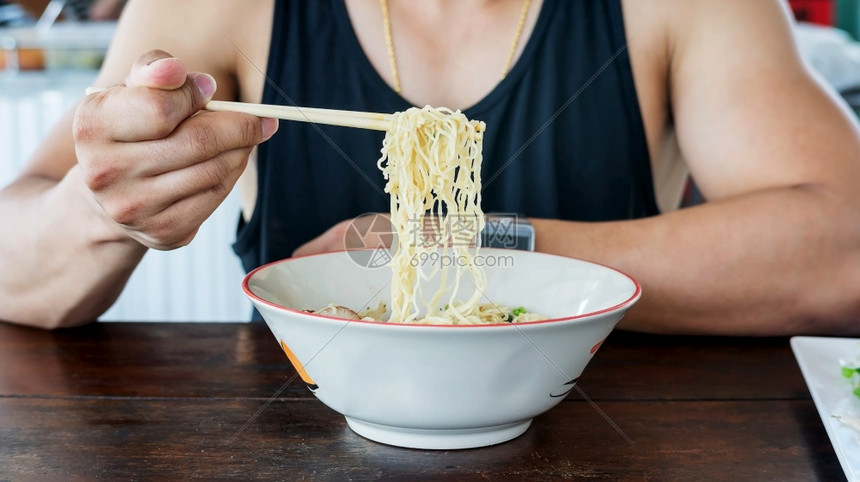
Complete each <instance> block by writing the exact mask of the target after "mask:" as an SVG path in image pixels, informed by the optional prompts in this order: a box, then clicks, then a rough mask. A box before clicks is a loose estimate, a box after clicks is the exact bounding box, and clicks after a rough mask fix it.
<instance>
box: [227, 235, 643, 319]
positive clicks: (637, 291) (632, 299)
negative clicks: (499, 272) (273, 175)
mask: <svg viewBox="0 0 860 482" xmlns="http://www.w3.org/2000/svg"><path fill="white" fill-rule="evenodd" d="M369 249H371V248H360V249H348V250H337V251H327V252H324V253H315V254H307V255H303V256H294V257H292V258H285V259H280V260H278V261H272V262H271V263H266V264H264V265H262V266H259V267H257V268H254V269H253V270H251V271H250V272H249V273H248V274H246V275H245V278H244V279H242V291H244V292H245V295H246V296H248V297H249V298H251V299H254V300H257V301H259V302H260V303H263V304H265V305H268V306H271V307H273V308H278V309H281V310H285V311H289V312H292V313H296V314H300V315H304V316H310V317H314V318H320V319H325V320H333V321H337V322H341V323H364V324H368V325H379V326H404V327H405V326H410V327H419V328H420V327H428V328H432V327H436V328H491V327H495V328H498V327H503V326H526V325H538V324H543V323H557V322H560V321H569V320H577V319H580V318H586V317H590V316H594V315H600V314H603V313H609V312H612V311H617V310H619V309H621V308H624V307H625V306H626V305H630V304H633V303H634V302H635V301H636V300H638V299H639V297H640V296H641V295H642V286H640V285H639V282H638V281H636V280H635V279H633V277H632V276H630V275H628V274H627V273H625V272H623V271H621V270H619V269H616V268H613V267H611V266H606V265H605V264H600V263H595V262H593V261H586V260H584V259H579V258H574V257H571V256H559V255H557V254H548V253H533V254H539V255H540V256H553V257H556V258H563V259H572V260H575V261H580V262H583V263H588V264H591V265H595V266H600V267H602V268H606V269H608V270H612V271H615V272H616V273H618V274H620V275H622V276H624V277H625V278H627V279H629V280H630V281H631V282H632V283H633V286H634V287H635V288H636V289H635V290H634V291H633V294H632V295H630V297H629V298H627V299H626V300H624V301H622V302H621V303H618V304H616V305H613V306H610V307H608V308H603V309H601V310H597V311H590V312H588V313H582V314H579V315H573V316H565V317H561V318H548V319H546V320H538V321H524V322H522V323H486V324H479V325H440V324H421V323H389V322H386V321H367V320H361V319H347V318H336V317H333V316H326V315H318V314H316V313H308V312H307V311H302V310H297V309H294V308H288V307H286V306H283V305H279V304H277V303H273V302H271V301H269V300H265V299H263V298H260V297H259V296H257V294H256V293H254V292H253V291H251V288H250V287H249V286H248V283H249V281H250V280H251V278H252V277H253V276H254V275H255V274H256V273H257V272H259V271H263V270H264V269H266V268H270V267H272V266H274V265H277V264H281V263H288V262H290V261H295V260H298V259H302V258H312V257H314V256H325V255H331V254H336V253H346V252H348V251H367V250H369ZM481 251H493V252H498V251H512V250H505V249H497V248H482V249H481Z"/></svg>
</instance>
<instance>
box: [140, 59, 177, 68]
mask: <svg viewBox="0 0 860 482" xmlns="http://www.w3.org/2000/svg"><path fill="white" fill-rule="evenodd" d="M173 60H179V59H177V58H176V57H162V58H160V59H155V60H151V61H149V62H147V63H146V65H149V66H153V65H155V64H157V63H159V62H161V63H164V62H168V61H173Z"/></svg>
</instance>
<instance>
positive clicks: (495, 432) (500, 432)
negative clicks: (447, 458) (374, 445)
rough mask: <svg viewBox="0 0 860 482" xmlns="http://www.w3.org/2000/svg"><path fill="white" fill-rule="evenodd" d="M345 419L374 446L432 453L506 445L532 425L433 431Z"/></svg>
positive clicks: (528, 422)
mask: <svg viewBox="0 0 860 482" xmlns="http://www.w3.org/2000/svg"><path fill="white" fill-rule="evenodd" d="M345 418H346V423H347V424H348V425H349V428H351V429H352V431H353V432H355V433H357V434H359V435H361V436H362V437H364V438H368V439H370V440H373V441H374V442H380V443H384V444H388V445H394V446H397V447H406V448H412V449H429V450H455V449H471V448H477V447H485V446H487V445H494V444H498V443H502V442H507V441H508V440H512V439H515V438H517V437H519V436H520V435H522V434H523V433H524V432H525V431H526V430H527V429H528V428H529V425H531V423H532V421H531V419H529V420H525V421H522V422H514V423H508V424H504V425H496V426H493V427H480V428H471V429H449V430H433V429H415V428H403V427H392V426H389V425H380V424H377V423H371V422H365V421H362V420H356V419H354V418H350V417H345Z"/></svg>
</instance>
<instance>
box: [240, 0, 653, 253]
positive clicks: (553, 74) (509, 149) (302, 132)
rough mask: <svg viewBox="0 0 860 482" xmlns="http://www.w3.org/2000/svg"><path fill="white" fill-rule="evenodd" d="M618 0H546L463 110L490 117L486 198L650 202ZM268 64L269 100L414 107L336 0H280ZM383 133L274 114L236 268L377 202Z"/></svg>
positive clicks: (622, 210)
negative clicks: (508, 57) (502, 66)
mask: <svg viewBox="0 0 860 482" xmlns="http://www.w3.org/2000/svg"><path fill="white" fill-rule="evenodd" d="M619 1H620V0H544V2H543V6H542V7H541V12H540V14H539V16H538V19H537V23H536V25H535V28H534V32H533V33H532V35H531V37H530V38H529V39H528V42H527V44H526V46H525V49H524V50H523V53H522V55H521V57H520V58H519V60H518V61H517V62H516V64H514V66H513V68H512V69H511V71H510V72H509V73H508V75H507V76H506V77H505V78H504V80H502V81H501V82H500V83H499V84H498V85H496V87H495V88H494V89H493V90H492V92H490V93H489V94H488V95H487V96H486V97H485V98H483V99H482V100H480V101H479V102H478V103H477V104H475V105H473V106H471V107H469V108H468V109H466V110H465V111H464V113H465V114H466V116H468V117H469V118H470V119H478V120H482V121H484V122H486V124H487V130H486V133H485V135H484V162H483V169H482V176H483V183H484V188H483V208H484V211H485V212H505V213H519V214H521V215H525V216H530V217H541V218H553V219H565V220H577V221H607V220H621V219H632V218H639V217H644V216H649V215H653V214H656V213H657V212H658V209H657V204H656V201H655V199H654V192H653V187H652V180H651V167H650V160H649V154H648V148H647V144H646V140H645V134H644V128H643V125H642V119H641V115H640V112H639V103H638V100H637V97H636V91H635V87H634V83H633V73H632V71H631V67H630V61H629V58H628V56H627V50H626V48H625V43H626V39H625V34H624V23H623V18H622V13H621V6H620V4H619ZM267 75H268V77H269V81H268V82H267V83H266V86H265V89H264V91H263V102H264V103H267V104H281V105H299V106H306V107H324V108H331V109H349V110H359V111H373V112H398V111H403V110H406V109H408V108H409V107H412V105H411V104H410V103H409V102H407V101H406V100H405V99H403V98H402V97H400V95H398V94H397V93H396V92H394V90H392V89H391V88H390V87H388V85H387V84H386V83H385V82H384V81H383V80H382V78H381V77H380V76H379V74H378V73H377V72H376V71H375V70H374V68H373V67H372V66H371V64H370V61H369V60H368V59H367V57H366V56H365V54H364V52H363V51H362V49H361V46H360V45H359V43H358V39H357V38H356V36H355V32H354V31H353V28H352V25H351V23H350V20H349V16H348V14H347V10H346V6H345V5H344V0H314V1H304V0H292V1H288V0H277V1H276V2H275V10H274V26H273V29H272V42H271V47H270V52H269V60H268V67H267ZM447 107H453V108H456V107H457V106H447ZM383 136H384V133H382V132H377V131H368V130H362V129H354V128H346V127H332V126H323V125H317V126H313V125H309V124H306V123H302V122H290V121H281V125H280V129H279V130H278V132H277V134H276V135H275V136H274V137H273V138H272V139H271V140H269V141H268V142H266V143H264V144H262V145H261V146H260V148H259V156H258V161H257V162H258V177H259V180H258V187H259V190H258V199H257V204H256V207H255V209H254V214H253V215H252V217H251V219H250V221H249V222H248V223H247V224H246V223H243V222H242V221H241V220H240V226H239V230H238V238H237V240H236V243H235V244H234V250H235V251H236V253H237V254H238V255H239V257H240V258H241V260H242V263H243V265H244V267H245V269H246V270H251V269H253V268H255V267H257V266H260V265H262V264H265V263H268V262H271V261H275V260H278V259H282V258H286V257H289V256H290V255H291V253H292V252H293V250H295V249H296V248H297V247H298V246H300V245H302V244H303V243H305V242H307V241H308V240H310V239H312V238H314V237H316V236H318V235H319V234H321V233H323V232H324V231H326V230H327V229H328V228H330V227H332V226H333V225H334V224H336V223H338V222H340V221H342V220H344V219H348V218H352V217H355V216H357V215H359V214H362V213H369V212H387V211H388V210H389V199H388V196H387V195H386V194H385V193H384V192H383V186H384V181H383V179H382V174H381V172H380V171H379V170H378V169H377V166H376V162H377V160H378V158H379V156H380V148H381V147H382V139H383Z"/></svg>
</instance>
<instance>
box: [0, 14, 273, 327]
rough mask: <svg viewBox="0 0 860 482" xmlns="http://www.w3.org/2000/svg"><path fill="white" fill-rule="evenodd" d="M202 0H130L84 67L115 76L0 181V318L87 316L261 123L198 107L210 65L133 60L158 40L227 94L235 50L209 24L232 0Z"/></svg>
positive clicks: (186, 225)
mask: <svg viewBox="0 0 860 482" xmlns="http://www.w3.org/2000/svg"><path fill="white" fill-rule="evenodd" d="M215 3H216V2H211V1H203V0H201V1H194V2H192V1H188V2H181V3H175V2H168V1H155V0H147V1H138V2H131V3H130V4H129V5H128V7H127V9H126V10H125V13H124V15H123V18H122V19H121V21H120V24H119V27H118V30H117V34H116V38H115V39H114V42H113V44H112V46H111V49H110V51H109V53H108V56H107V58H106V60H105V64H104V66H103V68H102V71H101V72H100V75H99V78H98V80H97V84H98V85H101V86H105V87H107V86H115V87H112V88H110V89H109V90H108V91H106V92H103V93H100V94H96V95H93V96H90V97H89V98H86V99H84V100H83V101H82V102H81V105H80V106H79V107H78V109H77V112H76V114H74V115H73V114H72V113H69V114H68V115H66V116H65V117H64V118H63V119H62V120H61V121H60V123H59V124H58V125H57V127H56V128H55V129H53V131H52V132H51V134H50V135H49V136H48V137H47V138H46V140H45V141H44V143H43V145H42V147H41V149H39V150H38V151H37V152H36V153H35V154H34V156H33V157H32V158H31V160H30V161H29V163H28V165H27V167H26V168H25V170H24V172H23V173H22V174H21V175H20V177H19V178H18V179H17V180H16V181H15V182H14V183H13V184H11V185H10V186H8V187H6V188H5V189H3V190H2V191H0V224H2V225H3V226H4V236H2V237H0V320H4V321H9V322H14V323H21V324H28V325H34V326H41V327H46V328H53V327H59V326H71V325H76V324H82V323H86V322H89V321H92V320H93V319H95V318H96V317H98V316H99V315H100V314H101V313H102V312H103V311H104V310H105V309H107V308H108V307H109V306H110V305H111V304H112V303H113V301H114V300H115V299H116V297H117V296H118V295H119V293H120V291H121V290H122V287H123V286H124V285H125V283H126V281H127V279H128V277H129V276H130V274H131V272H132V270H133V269H134V267H135V266H136V265H137V263H138V262H139V261H140V259H141V257H142V256H143V254H144V253H145V251H146V248H147V247H155V248H159V249H172V248H175V247H178V246H182V245H184V244H187V243H188V242H189V241H190V240H191V239H192V238H193V236H194V234H195V233H196V231H197V228H198V227H199V226H200V224H201V223H202V222H203V220H205V219H206V218H207V217H208V216H209V214H211V213H212V211H214V209H215V208H216V207H217V206H218V204H220V202H221V201H222V200H223V199H224V197H226V195H227V194H228V193H229V191H230V189H231V188H232V186H233V185H234V184H235V182H236V180H237V178H238V177H239V175H240V174H241V172H242V171H243V169H244V167H245V164H246V163H247V159H248V153H249V152H250V150H251V148H252V147H253V146H254V145H256V144H257V143H259V142H261V141H262V140H265V139H266V138H268V137H269V136H270V135H271V134H272V133H273V132H274V129H275V128H276V123H274V122H273V121H263V120H261V119H259V118H256V117H253V116H245V115H241V114H233V113H210V112H200V111H199V110H200V108H202V106H203V105H204V104H205V102H206V101H207V100H208V98H209V97H210V96H211V94H212V90H214V87H215V86H214V85H213V83H212V81H211V78H210V77H208V76H206V75H203V74H195V73H188V72H187V71H186V66H185V64H183V63H182V62H180V61H178V60H175V59H170V58H167V57H169V56H168V55H167V54H164V53H163V52H161V53H159V52H151V53H150V54H148V55H147V56H145V57H141V58H139V59H138V61H137V62H135V58H136V57H138V55H140V54H142V53H144V52H146V51H148V50H151V49H154V48H163V49H168V50H171V53H173V54H174V55H178V56H182V57H183V58H185V59H193V63H192V64H189V67H191V68H194V69H196V70H200V71H204V72H209V73H211V74H213V75H214V76H215V79H216V80H217V81H218V84H219V86H220V89H219V94H220V97H221V98H225V97H232V96H233V95H234V87H235V86H234V85H233V83H234V82H235V81H234V76H233V74H232V71H231V69H233V68H235V66H234V65H233V64H232V63H231V62H232V61H233V60H234V59H235V55H234V54H233V52H232V51H229V50H227V49H226V48H224V49H218V50H215V49H213V48H212V46H213V44H215V42H216V40H217V42H218V45H222V44H223V45H225V46H228V44H226V43H225V41H224V40H223V39H222V38H221V35H222V34H233V32H231V31H230V30H229V28H230V27H228V26H229V25H231V23H232V24H233V25H241V21H240V17H239V16H235V15H230V9H231V8H232V7H230V5H231V2H227V3H225V4H224V5H219V4H215ZM218 3H220V2H218ZM234 5H235V4H234ZM222 7H223V8H222ZM243 8H244V7H243ZM247 8H251V7H247ZM233 9H234V10H235V8H233ZM164 12H170V14H169V15H165V14H164ZM234 13H235V12H234ZM219 19H220V20H219ZM219 22H221V23H219ZM225 52H226V54H225ZM158 59H163V60H160V61H158V62H156V60H158ZM132 66H133V67H132ZM130 67H131V73H129V68H130ZM117 84H124V85H123V86H117ZM224 114H226V115H224ZM73 134H74V138H73Z"/></svg>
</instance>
